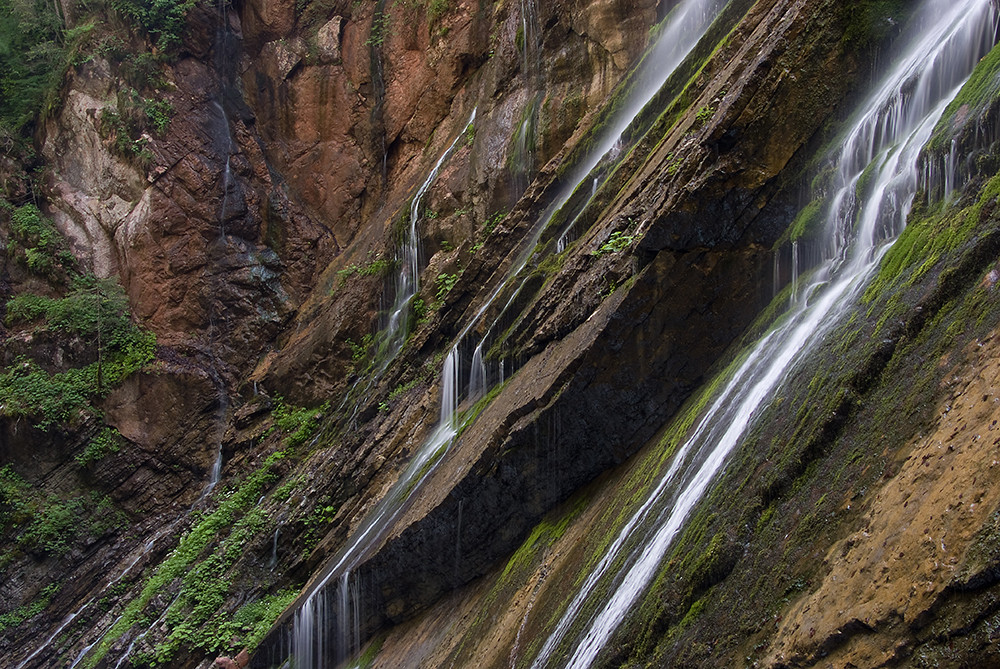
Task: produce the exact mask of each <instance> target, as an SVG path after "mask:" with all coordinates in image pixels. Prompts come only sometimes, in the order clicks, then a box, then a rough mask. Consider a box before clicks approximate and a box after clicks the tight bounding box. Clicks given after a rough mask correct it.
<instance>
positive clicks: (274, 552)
mask: <svg viewBox="0 0 1000 669" xmlns="http://www.w3.org/2000/svg"><path fill="white" fill-rule="evenodd" d="M280 533H281V528H280V527H276V528H274V538H273V539H272V541H271V561H270V562H269V563H268V565H267V567H268V569H270V570H272V571H273V570H274V568H275V567H276V566H277V565H278V535H279V534H280Z"/></svg>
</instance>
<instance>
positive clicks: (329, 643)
mask: <svg viewBox="0 0 1000 669" xmlns="http://www.w3.org/2000/svg"><path fill="white" fill-rule="evenodd" d="M458 392H459V368H458V352H457V350H456V349H452V351H451V352H450V353H449V354H448V356H447V357H446V358H445V362H444V370H443V372H442V374H441V408H440V412H439V414H438V425H437V428H436V429H435V430H434V432H433V433H432V434H431V436H430V437H429V438H428V439H427V441H425V442H424V444H423V445H422V446H421V447H420V449H419V450H418V451H417V452H416V454H415V455H414V457H413V459H412V460H411V461H410V462H409V463H408V464H407V466H406V468H405V469H404V471H403V472H402V473H401V474H400V476H399V479H398V480H397V481H396V483H395V484H393V486H392V488H391V489H390V490H389V492H388V493H386V495H385V496H384V497H383V498H382V499H381V500H379V502H378V503H377V504H376V505H375V507H374V508H373V509H372V511H371V512H370V513H368V514H367V515H366V516H365V518H364V519H363V520H362V521H361V523H360V524H359V525H358V527H357V528H356V529H355V531H354V533H353V534H352V535H351V538H350V539H349V541H348V543H347V544H345V545H344V546H343V547H342V548H341V549H340V550H339V551H338V552H337V553H336V555H335V556H334V558H333V559H332V560H331V561H330V562H329V563H328V564H327V566H326V567H325V568H324V570H323V572H322V576H321V577H320V578H319V579H318V580H317V581H316V583H315V584H314V585H312V586H310V587H309V591H308V592H309V594H308V595H307V596H306V597H305V599H304V600H303V601H302V604H301V605H300V606H299V608H298V609H297V610H296V612H295V614H294V618H293V622H292V629H291V636H290V639H289V645H290V647H291V656H292V657H293V658H294V662H295V664H294V666H295V668H296V669H319V668H321V667H326V666H331V665H332V664H334V663H340V662H342V661H344V660H345V659H347V658H349V657H351V656H353V655H354V654H356V653H357V651H358V650H360V648H359V645H360V636H359V630H358V621H359V619H360V611H359V610H358V606H359V605H358V598H357V597H356V596H352V592H353V590H352V588H354V589H356V586H355V585H354V584H353V583H352V581H351V579H350V571H351V569H352V568H353V567H354V565H356V564H358V563H359V562H360V561H361V560H362V559H363V558H364V557H365V556H366V555H367V552H368V551H369V550H370V549H372V548H373V547H375V546H377V544H378V542H379V541H380V540H381V539H382V537H384V536H385V533H386V532H387V531H388V530H389V529H390V528H391V527H392V524H393V522H394V521H395V520H396V518H397V517H398V515H399V513H400V511H402V509H403V505H404V503H405V502H406V500H407V499H408V498H409V496H410V495H411V494H412V492H413V491H414V490H416V489H417V488H419V486H420V484H421V483H422V482H423V480H424V479H425V478H426V477H427V476H428V475H429V474H430V472H431V471H433V468H434V465H435V464H436V463H437V462H439V461H440V459H441V456H442V455H443V454H444V453H445V452H446V451H447V450H448V447H449V446H450V445H451V443H452V440H453V439H454V438H455V435H456V433H457V426H456V424H455V411H456V409H457V405H458Z"/></svg>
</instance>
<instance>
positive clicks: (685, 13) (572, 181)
mask: <svg viewBox="0 0 1000 669" xmlns="http://www.w3.org/2000/svg"><path fill="white" fill-rule="evenodd" d="M728 4H729V0H682V2H680V3H679V4H678V5H677V6H676V7H674V9H673V10H672V11H671V13H670V14H669V15H668V17H667V18H666V20H665V22H664V24H663V27H662V29H661V30H660V31H659V35H658V36H657V38H656V40H655V42H654V43H653V45H652V46H651V47H650V49H649V51H648V52H647V54H646V56H645V57H644V58H643V61H642V63H641V64H640V65H639V66H638V71H637V73H636V74H635V76H634V85H633V86H632V87H631V88H630V90H629V92H628V93H627V94H626V95H625V96H624V98H623V99H622V100H620V101H619V102H620V104H618V105H617V106H616V107H615V109H614V112H613V115H612V116H611V117H609V118H608V119H607V121H606V122H605V123H604V124H603V127H602V128H601V130H600V132H599V133H598V134H597V135H596V136H595V137H594V138H593V142H592V147H593V148H592V149H591V150H590V151H589V152H588V153H587V155H586V156H585V157H584V158H583V159H581V160H580V162H579V163H578V164H577V165H575V166H574V167H573V168H572V169H571V170H569V172H568V174H567V176H566V179H565V181H564V182H563V184H562V185H561V186H560V187H559V189H558V190H557V191H556V192H555V194H554V195H553V196H552V199H551V201H550V202H549V204H548V206H547V207H546V208H545V209H544V210H543V212H542V214H541V215H540V216H539V217H538V219H537V220H536V221H535V223H534V224H533V225H532V227H531V229H530V231H529V232H528V234H527V235H526V240H525V242H524V243H523V244H522V245H521V253H520V255H519V256H518V257H517V259H516V260H515V262H514V263H513V265H512V266H511V268H510V270H509V272H508V273H507V276H506V278H505V279H504V280H503V281H501V282H500V284H499V285H498V286H497V287H496V288H495V289H494V290H493V292H492V293H491V294H490V295H489V296H488V297H487V298H486V300H485V301H484V302H483V304H482V306H481V307H480V308H479V309H478V311H477V312H476V313H475V315H474V316H473V317H472V318H471V319H470V320H469V321H468V322H467V324H466V325H465V327H464V328H463V329H462V331H461V333H460V334H459V336H458V341H459V343H461V341H462V340H463V339H464V338H465V337H466V335H468V334H469V332H471V331H472V329H473V328H474V327H475V326H476V325H477V324H479V322H480V320H481V319H482V317H483V316H484V315H485V313H486V312H487V310H489V309H490V307H492V306H493V304H494V302H495V301H496V300H497V298H499V297H500V295H501V294H502V293H503V292H504V290H505V289H507V288H508V287H509V286H510V285H511V284H512V283H513V282H514V280H515V279H516V278H517V277H518V276H519V275H520V274H521V271H522V270H523V269H524V268H525V266H526V265H527V264H528V261H529V260H530V259H531V257H532V255H533V253H534V250H535V246H536V244H537V243H538V241H539V239H540V238H541V235H542V232H544V230H545V228H546V226H547V225H548V224H549V223H550V222H551V221H552V219H553V217H555V216H556V214H557V213H560V210H562V209H563V208H564V207H565V206H566V205H567V203H569V202H570V199H571V198H572V197H573V195H574V193H576V192H577V190H578V189H579V188H580V187H581V185H582V184H584V183H585V182H588V180H589V181H590V184H591V187H590V189H588V190H589V192H590V195H591V197H593V195H594V194H596V192H597V189H598V185H599V183H600V182H601V181H602V178H603V177H602V176H594V172H595V169H597V168H598V167H599V166H601V165H602V164H605V163H606V162H607V161H608V160H613V159H614V158H617V156H618V155H619V154H620V153H622V152H623V146H624V142H623V135H624V134H625V133H626V132H627V131H628V130H629V129H630V127H631V126H632V124H633V122H634V121H635V120H636V118H637V117H638V116H639V114H640V112H642V110H643V108H644V107H645V106H646V105H647V104H649V102H650V101H651V100H652V99H653V97H654V96H655V95H656V94H657V93H658V92H659V90H660V89H661V88H662V87H663V85H664V84H665V83H666V82H667V80H668V79H669V78H670V75H671V74H673V72H674V70H676V69H677V67H678V66H679V65H680V64H681V63H682V62H683V61H684V59H685V58H686V57H687V56H688V54H689V53H691V50H692V49H694V47H695V46H696V45H697V44H698V42H699V40H701V38H702V36H703V35H704V34H705V31H707V30H708V28H709V26H711V24H712V22H713V21H714V20H715V19H716V17H718V15H719V13H720V12H721V11H722V10H723V9H724V8H725V7H726V5H728ZM603 176H606V174H604V175H603ZM587 202H589V199H588V200H587ZM585 204H586V202H585V203H584V205H585ZM562 213H565V212H562ZM579 213H580V209H577V210H576V211H575V215H579ZM566 218H567V220H568V221H569V222H568V223H567V224H565V225H564V226H563V230H562V232H561V233H560V235H559V236H558V238H557V241H556V247H557V251H559V252H562V251H563V250H564V249H565V247H566V245H567V244H568V242H569V240H567V230H568V229H569V228H570V227H572V224H573V222H574V221H575V216H574V215H570V216H567V217H566ZM523 286H524V282H523V281H522V282H521V284H519V285H518V287H516V288H515V289H514V290H513V291H512V293H511V295H510V297H509V298H508V299H507V302H506V303H505V304H504V305H503V307H502V308H501V309H500V312H499V313H498V315H497V316H496V317H495V318H494V319H493V322H492V323H490V324H489V326H488V327H486V328H485V332H486V334H485V335H483V337H482V338H481V339H480V341H479V343H478V344H477V345H476V347H475V348H474V350H475V351H479V352H481V351H482V350H489V346H487V345H486V344H487V340H488V339H489V337H490V336H491V335H492V333H493V332H494V329H495V328H496V325H497V324H498V323H499V322H500V319H501V318H502V317H503V315H504V313H506V312H507V310H508V309H510V307H511V306H512V305H514V304H515V303H516V299H517V297H518V295H519V293H520V291H521V288H522V287H523ZM456 346H457V345H456ZM512 371H516V367H515V369H514V370H511V371H508V372H507V375H508V376H509V375H510V373H512ZM484 373H485V367H484ZM491 386H492V384H491V383H490V381H489V379H488V378H485V379H484V382H483V385H482V389H483V391H485V390H487V389H489V388H490V387H491ZM472 392H473V389H471V388H470V394H471V393H472Z"/></svg>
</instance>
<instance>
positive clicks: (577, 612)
mask: <svg viewBox="0 0 1000 669" xmlns="http://www.w3.org/2000/svg"><path fill="white" fill-rule="evenodd" d="M916 25H917V27H918V28H917V30H916V33H915V34H914V36H913V37H912V38H911V39H910V41H909V46H908V48H907V50H906V51H905V52H904V54H903V55H902V56H901V57H900V58H899V59H898V61H897V62H896V64H895V66H894V69H893V70H892V72H891V73H890V74H889V75H888V76H887V77H886V78H885V80H884V81H883V82H882V84H881V85H880V87H879V88H878V89H877V92H876V93H875V94H874V95H873V96H872V97H871V98H870V99H869V100H868V102H867V103H866V104H865V105H864V107H863V108H862V110H861V112H860V113H859V114H858V116H857V119H858V120H857V121H856V122H855V124H854V125H853V127H852V128H851V130H850V132H849V133H848V135H847V139H846V140H845V141H844V144H843V146H842V148H841V150H840V151H839V154H838V156H837V157H836V161H837V186H838V189H837V192H836V194H835V196H834V197H833V198H832V201H831V206H830V209H829V212H828V216H827V226H828V227H827V234H828V239H829V241H828V251H827V258H828V259H827V261H826V262H825V263H824V264H823V265H822V266H821V267H819V268H818V270H817V271H816V272H815V273H814V278H813V279H812V281H811V284H810V285H809V286H808V287H806V288H804V289H803V290H800V291H799V293H798V298H797V299H796V302H795V304H794V305H793V306H792V309H791V311H790V314H789V316H788V317H787V318H786V319H784V320H783V321H782V323H781V324H780V325H779V326H778V327H776V328H775V329H774V330H772V331H771V332H770V333H769V334H767V335H766V336H765V337H763V338H762V339H761V340H760V341H759V342H757V343H756V344H755V345H753V346H752V347H751V348H750V350H749V351H748V352H747V353H746V355H745V357H744V358H743V360H742V362H740V363H739V364H738V365H735V369H734V371H733V372H732V376H731V378H729V379H728V380H727V381H726V382H725V384H724V385H723V387H722V390H721V391H720V392H719V394H718V395H717V396H716V397H715V399H714V401H713V402H712V403H711V405H710V406H709V407H708V409H707V410H706V412H705V413H704V414H703V416H702V417H701V419H700V422H699V423H698V425H697V427H696V428H695V430H694V432H693V433H692V434H691V436H690V437H689V438H688V439H687V441H686V442H685V443H684V444H683V445H682V446H681V447H680V448H679V449H678V451H677V453H676V454H675V455H674V457H673V460H672V462H671V465H670V467H669V468H668V470H667V471H666V473H665V474H663V475H662V476H661V478H660V479H659V481H658V482H657V483H656V485H655V486H654V487H653V490H652V492H651V493H650V495H649V496H648V497H647V498H646V499H645V501H644V502H643V503H642V504H641V505H640V507H639V508H638V509H637V510H636V511H635V512H634V513H633V515H632V516H631V517H630V518H629V520H628V521H627V522H626V523H625V525H624V527H623V528H622V529H621V530H620V532H619V534H618V535H617V536H616V537H615V539H614V540H613V541H612V542H611V545H610V546H609V548H608V549H607V550H606V552H605V553H604V555H603V556H602V558H601V559H600V560H599V561H598V562H597V564H596V566H595V567H594V568H593V570H592V571H591V572H590V574H589V575H588V576H587V578H586V579H585V581H584V583H583V585H582V586H581V588H580V589H579V590H578V591H577V593H576V595H575V596H574V597H573V599H572V600H571V601H570V602H569V605H568V607H567V609H566V611H565V613H564V614H563V616H562V618H561V619H560V621H559V622H558V623H557V625H556V626H555V628H554V630H553V632H552V634H551V635H550V636H549V638H548V639H547V640H546V642H545V643H544V644H543V646H542V648H541V650H540V651H539V654H538V655H537V656H536V659H535V662H534V664H533V666H534V667H545V666H550V665H559V664H562V663H561V662H558V661H556V660H554V659H553V657H554V653H555V651H556V650H557V649H560V650H561V653H560V654H561V655H563V656H566V655H569V660H568V661H567V662H566V663H565V666H569V667H575V668H576V667H589V666H590V665H591V664H593V662H594V661H595V660H596V659H597V657H598V654H599V653H600V651H601V649H602V648H603V647H604V645H605V644H606V642H607V641H608V639H609V638H610V637H611V635H612V634H613V633H614V631H615V629H617V627H618V625H619V623H620V622H621V620H622V619H623V618H624V617H625V616H626V615H627V613H628V611H629V609H630V608H631V607H632V605H633V604H634V603H635V602H636V600H637V599H638V597H639V596H640V595H641V593H642V592H643V591H644V590H645V588H646V586H647V585H648V584H649V582H650V581H651V580H652V578H653V577H654V576H655V575H656V573H657V571H658V569H659V568H660V564H661V562H662V560H663V558H664V556H665V555H666V552H667V550H668V549H669V547H670V545H671V543H672V541H673V539H674V537H675V536H676V535H677V533H678V532H679V531H680V529H681V528H682V527H683V524H684V522H685V520H686V518H687V516H688V514H689V512H690V511H691V510H692V509H693V508H694V506H695V505H696V504H697V503H698V502H699V501H700V500H701V497H702V495H703V494H704V492H705V491H706V490H707V488H708V486H709V484H710V483H711V482H712V480H713V479H714V477H715V476H716V474H718V472H719V471H720V470H721V469H722V467H723V466H724V464H725V462H726V460H727V457H728V455H729V454H730V453H731V452H732V450H733V449H734V448H735V447H736V446H737V445H738V444H739V443H740V441H741V439H742V437H743V435H744V434H745V432H746V430H747V428H748V427H749V426H750V425H751V423H752V421H753V419H754V418H755V416H756V415H758V413H759V410H760V409H761V408H762V407H763V406H764V405H765V404H766V402H767V401H768V400H769V399H770V397H772V394H773V391H774V390H775V389H776V388H777V387H778V385H779V384H780V383H781V382H782V380H783V379H784V378H785V377H786V375H787V374H788V372H789V370H790V369H791V368H792V367H793V366H794V365H795V363H796V362H797V361H798V360H801V359H802V357H803V355H804V354H805V353H806V352H807V351H808V350H809V348H810V347H811V346H812V345H814V344H815V343H816V342H817V341H819V340H821V339H822V335H823V334H824V333H826V332H828V331H829V330H830V329H831V328H832V327H833V326H834V325H836V324H837V323H838V322H839V321H840V319H841V317H842V316H843V315H844V313H846V311H847V310H848V309H849V308H850V306H851V305H852V304H853V303H854V302H855V301H856V299H857V297H858V296H859V294H860V292H861V291H862V290H863V289H864V287H865V286H866V285H867V282H868V280H869V279H870V277H871V276H872V274H873V273H874V271H875V269H876V267H877V265H878V262H879V260H880V259H881V258H882V256H883V255H884V253H885V252H886V251H887V250H888V247H889V245H890V244H891V241H892V240H893V239H895V237H896V235H898V234H899V232H900V231H901V230H902V227H903V224H904V223H905V220H906V215H907V214H908V212H909V209H910V206H911V204H912V201H913V197H914V195H915V193H916V189H917V183H918V174H919V166H918V157H919V154H920V151H921V149H922V148H923V146H924V144H925V143H926V142H927V140H928V139H929V138H930V135H931V133H932V131H933V129H934V126H935V124H936V123H937V121H938V119H939V118H940V116H941V114H942V113H943V112H944V109H945V107H946V106H947V103H948V102H949V101H950V100H951V99H952V98H953V97H954V96H955V95H956V94H957V92H958V90H959V88H960V87H961V85H962V83H963V82H964V81H965V79H966V78H967V77H968V75H969V74H970V73H971V71H972V69H973V67H974V66H975V64H976V63H977V62H978V60H979V59H980V58H981V57H982V56H983V55H984V54H985V53H986V52H987V51H988V50H989V49H990V47H991V46H992V43H993V40H994V39H995V35H996V28H997V12H996V10H995V9H994V7H993V5H992V3H991V1H990V0H960V1H957V2H956V1H955V0H926V1H925V2H924V3H923V5H922V7H921V9H920V10H919V14H918V20H917V22H916ZM873 163H875V165H874V166H873V167H872V168H871V169H874V170H875V174H874V175H873V177H872V186H871V187H870V189H868V190H867V193H866V195H865V197H864V199H863V200H859V199H857V198H856V195H855V192H856V188H857V185H858V182H859V179H860V178H861V176H862V174H863V172H865V170H866V169H867V168H869V166H870V165H872V164H873ZM614 565H622V566H621V567H617V568H615V569H613V568H612V567H613V566H614ZM599 583H604V584H606V585H607V587H608V591H609V592H610V595H609V596H608V598H607V599H606V600H605V601H604V602H596V603H595V602H594V601H593V600H594V597H593V592H594V590H595V588H596V587H597V586H598V584H599ZM584 616H586V618H585V617H584ZM578 622H582V623H583V625H582V629H584V632H583V634H582V635H580V636H579V637H577V638H576V639H575V640H570V639H567V635H568V633H569V630H570V629H571V628H572V627H573V626H574V625H576V624H577V623H578ZM567 646H568V647H567Z"/></svg>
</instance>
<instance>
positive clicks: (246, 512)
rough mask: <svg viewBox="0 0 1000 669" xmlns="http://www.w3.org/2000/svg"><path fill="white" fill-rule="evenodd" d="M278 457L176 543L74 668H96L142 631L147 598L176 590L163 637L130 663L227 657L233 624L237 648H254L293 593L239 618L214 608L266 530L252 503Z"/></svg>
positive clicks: (274, 473)
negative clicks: (184, 654)
mask: <svg viewBox="0 0 1000 669" xmlns="http://www.w3.org/2000/svg"><path fill="white" fill-rule="evenodd" d="M286 454H287V453H286V451H278V452H275V453H272V454H271V455H270V456H268V457H267V459H266V460H264V462H263V463H262V464H261V466H260V467H259V468H258V469H256V470H255V471H253V472H252V473H251V474H249V475H248V476H247V477H246V478H245V479H244V480H243V481H241V482H239V483H238V484H236V485H234V486H233V487H231V488H230V489H228V490H226V491H225V492H224V493H223V494H222V495H221V500H220V502H219V506H218V508H217V509H216V510H215V511H213V512H212V513H210V514H208V515H206V516H205V517H204V518H203V519H201V520H200V521H199V522H198V523H197V524H195V525H194V526H193V527H192V528H191V529H190V530H189V531H188V532H187V534H185V535H184V536H183V537H182V538H181V539H180V541H179V542H178V544H177V547H176V548H175V549H174V550H173V552H171V554H170V555H169V556H168V557H167V558H166V559H165V560H164V561H163V562H162V563H160V565H159V567H157V568H156V570H155V571H154V572H153V573H152V574H151V575H150V576H149V577H148V578H147V580H146V582H145V584H144V585H143V587H142V590H141V592H140V593H139V595H138V596H137V597H135V599H133V600H131V601H130V602H128V604H127V605H126V606H125V608H124V610H123V611H122V615H121V617H120V618H119V619H118V621H117V623H116V624H115V625H114V626H113V627H112V628H111V629H110V630H108V632H107V633H106V634H105V635H104V637H103V638H102V639H101V641H100V642H99V643H98V644H97V645H96V646H95V647H94V649H93V650H92V651H91V653H90V654H89V655H87V656H86V657H85V658H84V660H83V661H82V662H81V665H80V666H82V667H85V668H92V667H94V666H96V665H97V664H98V663H99V662H100V660H101V659H103V658H104V656H105V655H106V654H107V652H108V651H109V650H110V648H111V646H112V645H113V644H114V642H115V641H117V640H118V639H119V638H121V636H122V635H123V634H124V633H125V632H127V631H128V630H129V629H131V628H132V627H133V626H135V625H139V624H149V622H150V618H149V617H148V616H146V615H144V612H145V610H146V608H147V606H149V604H150V602H151V601H152V600H153V598H154V597H156V596H157V595H159V594H161V593H164V592H167V591H168V590H170V589H173V588H177V596H176V599H175V600H174V601H173V603H172V604H171V605H170V606H169V607H168V610H167V612H166V616H165V621H166V622H165V624H167V625H168V626H169V627H170V632H169V633H168V635H167V638H166V640H165V641H164V642H163V643H162V644H161V645H159V646H157V647H156V648H155V649H154V650H153V651H152V653H150V654H149V655H147V656H144V657H142V658H137V661H141V662H145V663H148V664H150V665H152V666H157V665H167V666H169V663H170V661H171V659H172V658H173V657H174V656H175V654H176V652H177V650H178V649H179V648H180V647H181V646H185V647H188V648H192V647H194V648H200V649H202V650H204V651H205V652H206V653H208V652H219V651H222V650H229V649H230V647H229V643H230V641H231V639H232V636H233V635H232V633H231V630H232V629H233V627H232V625H236V624H238V625H239V628H240V630H241V631H242V633H243V634H244V635H248V636H246V637H244V639H243V641H242V642H241V645H244V644H246V643H247V641H248V640H252V639H256V641H258V642H259V640H260V637H261V635H262V634H264V633H266V630H267V628H268V627H269V626H270V624H271V623H272V622H273V621H274V617H277V614H278V613H280V612H281V610H282V609H283V608H284V606H285V605H287V604H288V603H289V602H290V601H291V600H292V599H293V598H294V596H295V594H296V593H295V591H292V590H286V591H282V592H279V593H276V594H274V595H272V596H270V597H266V598H262V599H260V600H254V601H255V602H259V603H258V604H256V605H255V606H252V607H251V608H246V606H250V604H248V605H246V606H245V607H243V609H240V611H242V613H239V612H235V613H234V612H229V611H224V610H221V608H220V607H221V606H222V603H223V602H224V600H225V596H226V594H227V593H228V592H229V590H230V589H231V588H232V587H233V581H232V574H231V570H232V567H233V565H234V564H235V563H236V560H237V559H238V558H239V557H240V556H241V555H242V554H243V552H244V551H245V549H246V547H247V545H248V544H249V543H250V541H251V540H252V539H253V538H254V537H255V536H259V535H260V534H261V533H262V532H263V530H264V528H265V526H266V525H267V523H268V522H269V519H268V518H267V517H266V516H265V513H264V510H263V508H262V507H261V506H260V505H259V504H258V500H259V499H260V497H261V495H263V494H264V493H265V492H266V490H267V489H268V488H269V487H270V486H271V485H272V484H273V483H274V482H275V481H276V480H278V477H279V474H278V469H279V467H280V463H281V461H282V460H283V459H284V458H285V457H286ZM217 542H218V545H216V544H217ZM251 603H253V602H251ZM244 609H245V610H244ZM272 616H273V617H272ZM237 619H238V620H237Z"/></svg>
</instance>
